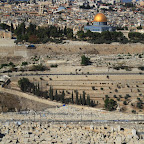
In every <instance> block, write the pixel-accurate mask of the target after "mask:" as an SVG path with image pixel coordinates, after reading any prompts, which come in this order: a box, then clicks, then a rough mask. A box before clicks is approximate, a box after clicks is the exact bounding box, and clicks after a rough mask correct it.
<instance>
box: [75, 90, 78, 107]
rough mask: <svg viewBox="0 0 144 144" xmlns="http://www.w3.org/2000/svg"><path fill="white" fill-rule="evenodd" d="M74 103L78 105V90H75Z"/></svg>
mask: <svg viewBox="0 0 144 144" xmlns="http://www.w3.org/2000/svg"><path fill="white" fill-rule="evenodd" d="M75 103H76V104H77V105H78V104H79V98H78V91H76V101H75Z"/></svg>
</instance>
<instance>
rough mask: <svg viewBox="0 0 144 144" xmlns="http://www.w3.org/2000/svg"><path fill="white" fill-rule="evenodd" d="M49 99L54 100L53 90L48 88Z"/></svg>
mask: <svg viewBox="0 0 144 144" xmlns="http://www.w3.org/2000/svg"><path fill="white" fill-rule="evenodd" d="M49 97H50V99H51V100H52V101H53V100H54V96H53V88H52V87H51V86H50V90H49Z"/></svg>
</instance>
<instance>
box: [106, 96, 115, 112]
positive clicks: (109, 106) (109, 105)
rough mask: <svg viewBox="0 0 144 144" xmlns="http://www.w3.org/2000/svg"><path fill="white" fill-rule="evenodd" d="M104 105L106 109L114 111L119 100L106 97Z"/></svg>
mask: <svg viewBox="0 0 144 144" xmlns="http://www.w3.org/2000/svg"><path fill="white" fill-rule="evenodd" d="M104 106H105V109H107V110H109V111H113V110H116V108H117V102H116V101H115V100H113V99H109V98H106V99H105V100H104Z"/></svg>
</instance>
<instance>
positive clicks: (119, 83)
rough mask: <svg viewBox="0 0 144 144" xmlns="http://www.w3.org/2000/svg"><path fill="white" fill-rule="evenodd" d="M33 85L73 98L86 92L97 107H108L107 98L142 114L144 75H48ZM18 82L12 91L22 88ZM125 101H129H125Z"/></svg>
mask: <svg viewBox="0 0 144 144" xmlns="http://www.w3.org/2000/svg"><path fill="white" fill-rule="evenodd" d="M28 78H29V79H30V80H31V82H33V83H35V84H37V83H39V86H40V88H41V89H42V90H49V88H50V86H51V87H52V88H53V89H54V93H55V90H57V91H58V93H62V91H63V90H64V91H65V95H66V97H70V98H71V95H72V92H73V93H74V98H75V95H76V94H75V92H76V91H78V93H79V97H80V95H81V96H82V94H83V91H84V92H85V93H86V95H90V98H91V99H93V100H95V102H96V103H97V104H98V105H97V107H103V106H104V99H105V97H106V96H108V97H110V98H113V99H114V100H116V101H117V102H118V104H119V106H120V108H122V109H123V110H125V111H132V110H136V111H140V112H143V109H138V108H137V102H138V99H139V98H140V100H142V101H143V100H144V76H143V75H120V74H119V75H109V76H108V75H48V76H41V77H38V76H30V77H28ZM17 81H18V79H12V82H11V84H10V86H11V88H13V89H19V88H18V85H17ZM124 101H125V102H124Z"/></svg>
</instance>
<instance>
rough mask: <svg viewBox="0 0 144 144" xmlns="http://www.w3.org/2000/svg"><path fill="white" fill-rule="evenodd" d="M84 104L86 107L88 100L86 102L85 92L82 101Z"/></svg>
mask: <svg viewBox="0 0 144 144" xmlns="http://www.w3.org/2000/svg"><path fill="white" fill-rule="evenodd" d="M82 104H83V105H85V104H86V100H85V92H84V91H83V99H82Z"/></svg>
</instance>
